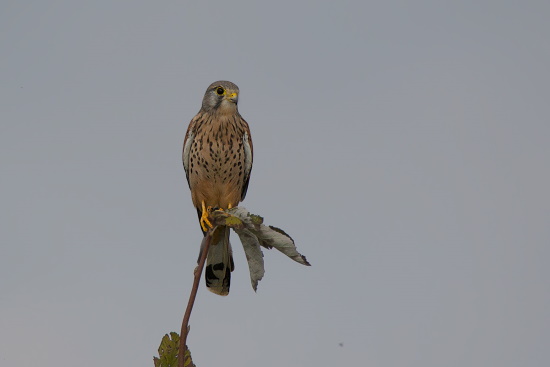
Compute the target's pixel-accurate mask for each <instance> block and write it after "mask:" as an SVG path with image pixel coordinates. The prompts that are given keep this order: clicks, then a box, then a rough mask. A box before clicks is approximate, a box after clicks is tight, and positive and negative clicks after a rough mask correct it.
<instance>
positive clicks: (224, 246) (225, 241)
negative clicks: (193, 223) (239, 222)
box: [204, 226, 235, 296]
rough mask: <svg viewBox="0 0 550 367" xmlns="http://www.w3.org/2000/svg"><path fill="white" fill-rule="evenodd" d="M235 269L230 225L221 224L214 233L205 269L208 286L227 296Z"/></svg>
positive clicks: (215, 291) (214, 291) (211, 289)
mask: <svg viewBox="0 0 550 367" xmlns="http://www.w3.org/2000/svg"><path fill="white" fill-rule="evenodd" d="M233 269H235V265H234V263H233V255H232V251H231V244H230V243H229V227H225V226H219V227H218V228H217V229H216V230H215V232H214V233H213V234H212V241H211V242H210V248H209V250H208V255H207V257H206V269H205V271H204V279H205V280H206V287H208V289H209V290H210V291H211V292H213V293H216V294H219V295H220V296H227V295H228V294H229V286H230V283H231V272H232V271H233Z"/></svg>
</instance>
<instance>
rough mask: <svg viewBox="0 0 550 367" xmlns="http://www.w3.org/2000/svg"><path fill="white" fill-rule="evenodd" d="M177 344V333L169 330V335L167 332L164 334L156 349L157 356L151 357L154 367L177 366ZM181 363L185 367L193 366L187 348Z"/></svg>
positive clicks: (178, 337) (178, 341)
mask: <svg viewBox="0 0 550 367" xmlns="http://www.w3.org/2000/svg"><path fill="white" fill-rule="evenodd" d="M179 344H180V336H179V335H178V333H175V332H171V333H170V336H168V334H166V335H164V337H163V338H162V341H161V342H160V346H159V349H158V352H159V357H158V358H157V357H153V362H154V363H155V367H177V366H178V350H179ZM183 363H184V366H186V367H195V365H194V364H193V360H192V359H191V352H190V351H189V349H187V350H186V351H185V354H184V362H183Z"/></svg>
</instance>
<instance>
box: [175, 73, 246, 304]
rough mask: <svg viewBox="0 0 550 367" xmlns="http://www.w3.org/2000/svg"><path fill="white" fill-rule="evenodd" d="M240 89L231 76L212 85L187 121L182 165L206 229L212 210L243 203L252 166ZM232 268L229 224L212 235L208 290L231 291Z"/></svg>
mask: <svg viewBox="0 0 550 367" xmlns="http://www.w3.org/2000/svg"><path fill="white" fill-rule="evenodd" d="M238 100H239V88H238V87H237V86H236V85H235V84H233V83H231V82H228V81H218V82H214V83H212V84H210V86H209V87H208V89H206V93H205V94H204V98H203V100H202V107H201V109H200V111H199V113H197V115H196V116H195V117H194V118H193V119H192V120H191V122H190V123H189V127H188V128H187V133H186V134H185V140H184V143H183V167H184V169H185V175H186V177H187V182H188V184H189V188H190V189H191V198H192V201H193V205H194V206H195V208H196V209H197V214H198V216H199V222H200V225H201V228H202V231H203V233H204V234H205V235H206V232H207V231H208V230H209V229H210V228H212V224H211V223H210V221H209V220H208V211H209V210H211V209H222V210H225V209H230V208H232V207H234V206H237V205H238V204H239V202H241V201H242V200H243V199H244V197H245V195H246V190H247V188H248V182H249V180H250V171H251V170H252V156H253V148H252V139H251V138H250V128H249V127H248V124H247V123H246V121H245V120H244V119H243V118H242V117H241V115H240V114H239V111H238V109H237V102H238ZM201 252H202V249H201ZM233 269H234V263H233V256H232V251H231V244H230V243H229V227H225V226H221V227H218V228H217V229H216V231H215V232H214V233H213V234H212V241H211V244H210V249H209V251H208V255H207V260H206V269H205V280H206V286H207V287H208V289H209V290H210V291H212V292H214V293H216V294H219V295H222V296H225V295H227V294H228V293H229V286H230V281H231V272H232V271H233Z"/></svg>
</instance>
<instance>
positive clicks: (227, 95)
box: [225, 92, 239, 104]
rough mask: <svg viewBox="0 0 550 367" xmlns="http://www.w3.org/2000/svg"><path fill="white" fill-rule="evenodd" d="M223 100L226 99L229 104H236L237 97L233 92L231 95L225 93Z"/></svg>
mask: <svg viewBox="0 0 550 367" xmlns="http://www.w3.org/2000/svg"><path fill="white" fill-rule="evenodd" d="M225 99H227V100H228V101H230V102H233V103H235V104H236V103H237V101H238V100H239V96H238V94H237V93H235V92H233V93H227V94H226V95H225Z"/></svg>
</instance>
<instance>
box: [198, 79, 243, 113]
mask: <svg viewBox="0 0 550 367" xmlns="http://www.w3.org/2000/svg"><path fill="white" fill-rule="evenodd" d="M238 100H239V87H237V86H236V85H235V84H233V83H231V82H228V81H225V80H221V81H218V82H214V83H212V84H210V86H209V87H208V89H207V90H206V93H204V98H203V99H202V109H203V110H205V111H207V112H218V113H222V114H225V113H235V112H236V111H237V102H238Z"/></svg>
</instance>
